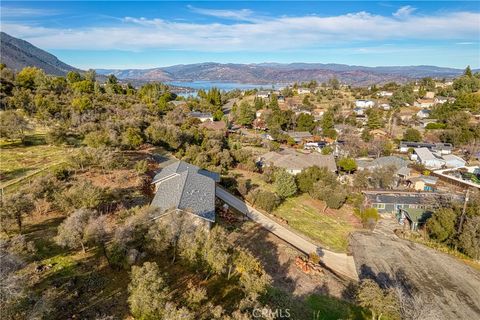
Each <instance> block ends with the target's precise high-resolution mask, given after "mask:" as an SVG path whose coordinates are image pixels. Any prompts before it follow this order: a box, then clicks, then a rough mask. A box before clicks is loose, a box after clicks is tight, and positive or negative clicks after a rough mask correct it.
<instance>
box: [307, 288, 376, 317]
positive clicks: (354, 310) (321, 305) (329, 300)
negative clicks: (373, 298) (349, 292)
mask: <svg viewBox="0 0 480 320" xmlns="http://www.w3.org/2000/svg"><path fill="white" fill-rule="evenodd" d="M307 305H308V306H309V307H310V309H311V310H312V312H313V314H312V319H314V320H338V319H365V320H367V319H371V314H370V311H368V310H365V309H363V308H361V307H359V306H356V305H354V304H351V303H348V302H346V301H343V300H339V299H336V298H334V297H330V296H323V295H317V294H313V295H311V296H310V297H308V298H307Z"/></svg>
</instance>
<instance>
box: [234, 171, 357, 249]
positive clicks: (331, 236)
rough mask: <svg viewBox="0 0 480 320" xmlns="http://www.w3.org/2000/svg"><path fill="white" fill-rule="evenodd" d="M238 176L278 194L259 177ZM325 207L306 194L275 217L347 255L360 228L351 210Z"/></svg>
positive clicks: (282, 207) (291, 200)
mask: <svg viewBox="0 0 480 320" xmlns="http://www.w3.org/2000/svg"><path fill="white" fill-rule="evenodd" d="M233 172H234V174H236V175H241V176H242V177H243V178H245V179H250V181H251V183H252V185H253V186H257V187H259V188H261V189H264V190H268V191H271V192H274V191H275V190H274V186H273V185H272V184H268V183H266V182H265V181H263V180H262V179H261V175H260V174H258V173H252V172H248V171H244V170H238V169H237V170H234V171H233ZM324 208H325V203H324V202H323V201H320V200H315V199H313V198H312V197H310V196H309V195H308V194H302V195H299V196H296V197H292V198H289V199H287V200H285V201H284V202H283V203H282V204H281V205H280V206H279V207H278V208H277V209H275V210H274V211H273V212H272V214H273V215H274V216H276V217H278V218H282V219H283V220H285V221H287V222H288V226H289V227H290V228H292V229H294V230H296V231H298V232H300V233H301V234H303V235H305V236H307V237H308V238H309V239H311V240H312V241H313V242H315V243H317V244H318V245H320V246H322V247H325V248H326V249H329V250H333V251H338V252H346V251H347V247H348V235H349V234H350V233H351V232H352V231H354V230H355V229H356V228H359V227H360V222H359V221H358V219H357V217H356V216H354V214H353V210H352V209H351V208H350V207H349V206H343V207H342V208H341V209H339V210H333V209H327V210H325V211H324Z"/></svg>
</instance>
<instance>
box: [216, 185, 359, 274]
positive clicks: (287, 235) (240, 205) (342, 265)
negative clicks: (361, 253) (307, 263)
mask: <svg viewBox="0 0 480 320" xmlns="http://www.w3.org/2000/svg"><path fill="white" fill-rule="evenodd" d="M216 195H217V197H218V198H220V199H221V200H223V201H225V202H226V203H227V204H228V205H230V206H232V207H234V208H235V209H237V210H238V211H240V212H242V213H244V214H245V215H246V216H247V217H248V218H250V219H252V220H253V221H255V222H257V223H258V224H260V225H261V226H263V227H264V228H265V229H267V230H268V231H270V232H272V233H273V234H275V235H276V236H277V237H279V238H280V239H283V240H284V241H286V242H288V243H290V244H291V245H292V246H294V247H296V248H297V249H299V250H300V251H302V252H304V253H306V254H309V253H311V252H317V254H318V255H319V256H320V257H321V259H322V261H323V263H324V264H325V265H326V266H327V267H328V268H330V269H331V270H333V271H334V272H336V273H338V274H341V275H343V276H346V277H348V278H350V279H353V280H358V274H357V271H356V268H355V261H354V260H353V257H352V256H348V255H346V254H344V253H336V252H332V251H328V250H325V249H323V248H320V247H319V246H317V245H315V244H313V243H311V242H310V241H307V240H305V239H304V238H303V237H301V236H299V235H297V234H296V233H294V232H292V231H290V230H288V229H287V228H285V227H283V226H282V225H280V224H279V223H277V222H275V221H274V220H272V219H270V218H269V217H267V216H266V215H264V214H263V213H261V212H259V211H258V210H256V209H255V208H253V207H251V206H249V205H248V204H246V203H245V202H244V201H243V200H241V199H239V198H237V197H235V196H234V195H232V194H231V193H229V192H228V191H226V190H225V189H223V188H221V187H219V186H217V188H216Z"/></svg>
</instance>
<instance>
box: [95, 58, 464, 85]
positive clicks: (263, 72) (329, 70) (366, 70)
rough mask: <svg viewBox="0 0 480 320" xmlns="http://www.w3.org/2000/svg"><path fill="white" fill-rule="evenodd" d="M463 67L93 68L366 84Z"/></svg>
mask: <svg viewBox="0 0 480 320" xmlns="http://www.w3.org/2000/svg"><path fill="white" fill-rule="evenodd" d="M462 72H463V70H461V69H453V68H442V67H435V66H408V67H400V66H399V67H362V66H349V65H344V64H321V63H289V64H280V63H260V64H233V63H228V64H222V63H214V62H206V63H198V64H186V65H175V66H171V67H162V68H153V69H123V70H121V69H120V70H119V69H97V73H99V74H104V75H107V74H114V75H115V76H116V77H117V78H119V79H135V80H141V81H185V82H190V81H225V82H241V83H258V84H271V83H291V82H294V81H309V80H317V81H318V82H325V81H328V80H329V79H331V78H333V77H336V78H338V79H339V80H341V81H342V82H344V83H347V84H353V85H369V84H374V83H386V82H389V81H399V82H406V81H408V80H412V79H418V78H423V77H435V78H452V77H456V76H458V75H460V74H462Z"/></svg>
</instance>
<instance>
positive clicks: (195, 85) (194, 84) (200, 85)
mask: <svg viewBox="0 0 480 320" xmlns="http://www.w3.org/2000/svg"><path fill="white" fill-rule="evenodd" d="M165 83H166V84H169V85H172V86H177V87H188V88H192V89H194V91H192V92H182V93H177V95H179V96H183V97H188V96H196V95H197V91H198V90H200V89H203V90H208V89H211V88H213V87H216V88H218V89H220V90H225V91H231V90H235V89H240V90H250V89H272V87H273V88H275V89H279V88H282V87H283V86H284V85H280V84H254V83H236V82H221V81H218V82H216V81H191V82H183V81H170V82H165Z"/></svg>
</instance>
